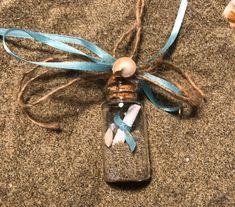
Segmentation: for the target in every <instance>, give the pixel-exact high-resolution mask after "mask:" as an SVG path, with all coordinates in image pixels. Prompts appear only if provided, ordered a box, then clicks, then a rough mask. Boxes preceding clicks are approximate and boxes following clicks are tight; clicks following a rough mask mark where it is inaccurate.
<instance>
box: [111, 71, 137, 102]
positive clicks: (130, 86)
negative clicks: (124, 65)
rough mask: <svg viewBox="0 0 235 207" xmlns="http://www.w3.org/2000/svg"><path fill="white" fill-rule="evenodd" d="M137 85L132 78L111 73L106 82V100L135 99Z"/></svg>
mask: <svg viewBox="0 0 235 207" xmlns="http://www.w3.org/2000/svg"><path fill="white" fill-rule="evenodd" d="M137 89H138V85H137V83H136V82H135V81H134V80H133V78H123V77H117V76H115V75H112V76H111V77H110V79H109V80H108V83H107V101H120V100H122V101H136V100H137V99H138V93H137Z"/></svg>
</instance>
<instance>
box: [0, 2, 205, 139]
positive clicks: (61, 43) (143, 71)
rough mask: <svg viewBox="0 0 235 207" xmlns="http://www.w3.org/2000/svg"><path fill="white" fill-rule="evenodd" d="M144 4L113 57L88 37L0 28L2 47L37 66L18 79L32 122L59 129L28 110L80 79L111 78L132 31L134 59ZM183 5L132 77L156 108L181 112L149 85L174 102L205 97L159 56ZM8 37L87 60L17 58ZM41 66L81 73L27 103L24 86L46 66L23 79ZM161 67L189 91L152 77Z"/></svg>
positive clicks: (180, 18)
mask: <svg viewBox="0 0 235 207" xmlns="http://www.w3.org/2000/svg"><path fill="white" fill-rule="evenodd" d="M144 4H145V2H144V0H137V2H136V11H135V16H136V20H135V22H134V24H133V25H132V26H131V27H130V28H129V29H128V31H126V32H124V33H123V34H122V35H121V37H120V38H119V39H118V41H117V42H116V44H115V45H114V48H113V51H112V52H113V56H111V55H110V54H108V53H107V52H105V51H104V50H102V49H100V48H99V47H97V46H96V45H94V44H93V43H91V42H88V41H87V40H84V39H82V38H77V37H70V36H64V35H53V34H43V33H37V32H32V31H29V30H21V29H4V28H0V35H2V36H3V46H4V48H5V50H6V51H7V52H8V53H9V54H10V55H12V56H14V57H15V58H17V59H20V60H23V61H26V62H28V63H32V64H36V65H37V66H36V67H34V68H33V69H32V70H30V71H29V72H27V73H25V74H24V75H23V78H22V80H21V82H20V86H21V88H20V91H19V95H18V105H19V106H20V108H21V109H22V111H23V112H24V113H25V114H26V115H27V117H28V118H29V119H30V120H31V121H32V122H33V123H35V124H37V125H39V126H41V127H45V128H49V129H60V125H59V123H56V122H44V121H42V120H39V119H38V118H36V117H34V116H33V115H32V114H31V112H30V111H31V109H32V107H33V106H36V105H38V104H41V103H43V102H45V101H47V100H48V99H49V98H50V97H53V96H54V95H56V94H57V93H58V92H60V91H62V90H65V89H67V88H68V87H70V86H72V85H73V84H74V83H77V82H83V81H96V80H97V79H103V80H105V81H107V80H108V78H109V77H110V72H111V69H112V65H113V63H114V62H115V61H116V59H115V57H116V53H117V49H118V47H119V46H120V44H121V43H122V42H123V41H124V39H125V38H126V37H127V36H128V35H130V34H134V33H135V40H134V41H135V42H134V47H133V49H132V52H131V55H130V57H131V58H133V57H134V56H135V55H136V53H137V50H138V47H139V45H140V39H141V30H142V18H143V12H144ZM186 7H187V0H181V4H180V8H179V11H178V15H177V18H176V20H175V24H174V27H173V30H172V33H171V35H170V37H169V39H168V40H167V42H166V44H165V45H164V47H163V48H162V49H161V50H160V51H159V52H158V53H156V54H155V55H153V56H152V57H151V58H149V59H148V60H147V61H144V62H143V63H142V64H139V65H138V71H137V73H136V75H135V76H134V77H135V78H136V79H138V80H139V82H140V83H141V87H142V89H143V90H144V92H145V95H146V96H147V98H148V99H149V100H150V101H151V102H152V103H153V104H154V105H155V106H156V107H158V108H161V109H163V110H165V111H167V112H170V113H171V112H180V111H181V106H179V105H177V106H175V107H166V106H163V105H161V104H160V103H159V101H158V99H157V98H156V97H155V93H154V91H153V90H152V88H151V87H150V85H152V86H156V87H157V88H158V89H160V91H162V92H163V93H165V94H168V95H169V96H170V97H172V98H174V99H175V100H177V101H181V102H185V103H187V104H189V105H190V106H191V107H198V106H199V105H200V104H201V102H202V100H203V99H205V95H204V93H203V92H202V91H201V89H199V87H197V86H196V84H195V83H194V82H193V81H192V80H191V78H190V77H189V76H188V75H187V74H186V73H185V72H183V70H181V69H180V68H179V67H177V66H175V65H174V64H172V63H169V62H167V61H164V60H163V58H159V56H163V55H164V54H165V53H166V52H167V51H168V49H169V48H170V47H171V45H172V44H173V42H174V41H175V39H176V37H177V35H178V33H179V30H180V26H181V24H182V21H183V17H184V14H185V11H186ZM7 36H11V37H15V38H26V39H34V40H36V41H39V42H41V43H44V44H46V45H49V46H51V47H53V48H56V49H59V50H61V51H63V52H67V53H70V54H75V55H78V56H79V57H82V58H83V59H87V61H81V62H78V61H73V62H68V61H62V60H63V59H64V58H67V57H68V56H61V57H59V58H48V59H45V60H44V61H42V62H35V61H28V60H26V59H24V58H22V57H20V56H19V55H17V54H15V53H14V52H12V51H11V50H10V49H9V47H8V45H7V44H6V38H7ZM67 43H72V44H77V45H79V46H82V47H84V48H86V49H88V50H90V51H91V52H93V53H94V54H95V55H96V56H98V57H94V56H91V55H87V54H85V53H84V52H82V51H80V50H77V49H76V48H74V47H72V46H70V45H68V44H67ZM89 61H90V62H89ZM42 66H44V67H51V68H61V69H69V70H78V71H81V73H82V74H80V75H79V77H76V78H73V79H72V80H70V81H69V82H68V83H66V84H64V85H61V86H58V87H55V88H54V89H52V90H51V91H49V92H47V93H46V94H44V95H43V96H42V97H41V98H39V99H37V100H36V101H34V102H30V98H29V101H26V100H25V98H24V95H25V92H26V91H27V89H28V88H29V87H30V85H31V84H32V83H33V82H34V81H36V80H38V79H40V78H41V77H42V76H44V75H46V74H47V73H48V72H49V69H46V70H45V71H43V72H41V73H40V74H37V75H35V76H34V77H31V78H29V80H28V81H26V82H25V78H26V77H27V76H28V75H29V74H31V73H35V72H36V71H37V69H38V68H39V67H42ZM162 66H163V67H166V69H169V70H174V71H176V72H177V73H178V74H180V76H181V77H182V78H183V79H184V80H185V81H186V83H187V85H188V86H189V87H190V88H191V91H190V92H189V91H188V90H186V88H184V87H183V86H182V85H181V84H179V83H178V82H177V81H175V80H169V78H167V77H164V76H163V77H161V75H159V74H158V75H157V76H155V75H154V74H155V73H156V72H157V69H158V67H162ZM149 84H150V85H149ZM193 92H194V93H193ZM130 141H131V140H130Z"/></svg>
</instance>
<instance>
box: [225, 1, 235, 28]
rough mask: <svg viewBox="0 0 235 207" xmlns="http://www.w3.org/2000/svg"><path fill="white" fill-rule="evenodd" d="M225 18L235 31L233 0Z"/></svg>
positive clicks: (234, 6)
mask: <svg viewBox="0 0 235 207" xmlns="http://www.w3.org/2000/svg"><path fill="white" fill-rule="evenodd" d="M223 15H224V17H225V18H226V19H227V20H228V22H229V24H230V27H232V28H233V29H235V0H231V1H230V2H229V4H228V5H227V6H226V7H225V10H224V13H223Z"/></svg>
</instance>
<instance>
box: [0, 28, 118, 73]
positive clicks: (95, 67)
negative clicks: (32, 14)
mask: <svg viewBox="0 0 235 207" xmlns="http://www.w3.org/2000/svg"><path fill="white" fill-rule="evenodd" d="M0 35H2V36H3V47H4V49H5V50H6V52H7V53H9V54H10V55H12V56H14V57H15V58H16V59H19V60H23V61H26V62H28V63H32V64H36V65H40V66H44V67H51V68H61V69H69V70H82V71H95V72H108V71H110V70H111V69H112V65H113V63H114V62H115V60H116V59H115V58H113V57H112V56H111V55H109V54H108V53H107V52H105V51H104V50H102V49H101V48H99V47H97V46H96V45H94V44H93V43H91V42H89V41H87V40H84V39H82V38H77V37H70V36H64V35H53V34H43V33H38V32H32V31H30V30H24V29H0ZM8 36H10V37H16V38H26V39H34V40H36V41H38V42H40V43H44V44H46V45H48V46H51V47H53V48H55V49H59V50H61V51H63V52H67V53H70V54H75V55H79V56H80V57H83V58H87V59H89V60H90V61H92V62H84V61H82V62H78V61H72V62H35V61H29V60H26V59H24V58H22V57H20V56H19V55H17V54H15V53H14V52H12V51H11V50H10V49H9V47H8V46H7V43H6V38H7V37H8ZM66 43H72V44H76V45H80V46H82V47H84V48H86V49H88V50H90V51H91V52H93V53H94V54H95V55H97V56H98V57H99V58H96V57H93V56H90V55H87V54H85V53H83V52H82V51H80V50H78V49H76V48H74V47H72V46H70V45H68V44H66Z"/></svg>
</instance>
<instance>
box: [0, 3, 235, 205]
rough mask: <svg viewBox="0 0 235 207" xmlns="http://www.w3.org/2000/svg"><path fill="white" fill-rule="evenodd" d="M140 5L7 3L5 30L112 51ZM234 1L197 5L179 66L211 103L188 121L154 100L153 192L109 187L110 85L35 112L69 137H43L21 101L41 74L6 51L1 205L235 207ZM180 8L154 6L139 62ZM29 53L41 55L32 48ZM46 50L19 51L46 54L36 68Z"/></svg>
mask: <svg viewBox="0 0 235 207" xmlns="http://www.w3.org/2000/svg"><path fill="white" fill-rule="evenodd" d="M134 2H135V1H134V0H130V1H124V0H121V1H114V0H96V1H95V0H67V1H62V0H61V1H60V0H1V2H0V26H1V27H20V28H28V29H31V30H34V31H41V32H48V33H58V34H67V35H76V36H80V37H83V38H86V39H88V40H90V41H92V42H95V43H97V44H98V45H99V46H100V47H102V48H103V49H105V50H107V51H109V52H111V50H112V48H113V45H114V43H115V41H116V39H117V38H118V37H119V35H120V33H122V32H124V31H126V29H127V28H128V27H129V26H130V25H131V24H132V22H133V19H134V9H133V8H134ZM227 3H228V1H227V0H207V1H204V0H198V1H190V2H189V7H188V10H187V13H186V17H185V21H184V24H183V27H182V30H181V33H180V36H179V39H178V41H177V45H176V47H175V50H174V52H173V54H172V55H171V59H172V61H173V62H175V63H176V64H178V65H179V66H180V67H181V68H182V69H183V70H184V71H187V73H188V74H190V75H191V77H192V78H193V79H194V80H195V82H196V83H197V84H198V85H199V86H200V87H201V88H202V89H203V90H204V92H205V93H206V94H207V97H208V102H207V103H205V104H203V105H202V107H201V108H200V110H199V113H198V114H197V116H196V117H194V118H189V119H179V118H177V117H174V116H172V115H169V114H167V113H165V112H162V111H159V110H157V109H155V108H154V107H153V106H152V105H151V104H150V103H149V102H146V112H147V115H148V132H149V142H150V152H151V163H152V181H151V182H150V183H149V185H147V186H142V187H136V188H133V187H131V186H127V187H126V188H124V189H120V188H117V187H111V186H109V185H107V184H106V183H105V182H104V181H103V180H102V159H101V155H102V154H101V147H100V146H101V143H102V136H101V130H100V129H101V122H100V119H101V118H100V113H101V111H100V104H101V103H102V100H103V96H102V88H103V85H102V84H99V87H97V84H95V83H94V84H88V85H82V86H80V85H79V84H77V85H74V86H73V87H70V88H69V89H68V90H66V91H64V92H63V93H62V94H60V95H57V96H56V98H53V99H51V101H50V102H46V103H45V104H44V105H40V106H37V107H35V108H34V113H35V114H42V115H43V117H44V119H45V118H46V119H48V120H49V119H50V120H58V119H59V120H61V121H62V126H63V131H62V132H60V133H58V132H54V131H50V130H46V129H42V128H40V127H38V126H35V125H33V124H32V123H31V122H30V121H29V120H28V119H27V118H26V117H25V116H24V115H23V114H22V112H21V111H20V110H19V108H18V106H17V102H16V101H17V93H18V88H19V80H20V79H21V77H22V75H23V73H24V72H26V71H28V70H30V69H31V67H32V66H31V65H29V64H26V63H23V62H18V61H17V60H15V59H14V58H12V57H10V56H8V55H7V54H6V53H5V52H4V50H3V49H1V50H0V61H1V63H0V64H1V69H0V206H2V207H3V206H4V207H5V206H9V207H19V206H32V207H36V206H48V207H49V206H51V207H52V206H84V207H88V206H97V207H105V206H107V207H109V206H114V207H129V206H130V207H131V206H135V207H140V206H144V207H145V206H154V207H155V206H166V207H171V206H195V207H196V206H209V207H212V206H213V207H214V206H216V207H222V206H226V207H228V206H229V207H230V206H231V207H232V206H235V157H234V155H235V141H234V137H235V136H234V113H235V111H234V95H235V94H234V63H235V55H234V51H235V32H234V31H232V30H231V29H230V28H229V26H228V24H227V23H226V21H225V20H224V19H223V17H222V12H223V10H224V7H225V6H226V4H227ZM178 5H179V1H178V0H168V1H164V0H147V1H146V9H145V11H146V14H145V16H144V22H143V24H144V28H143V30H144V31H143V41H142V45H141V51H140V59H144V58H146V57H148V56H149V55H151V54H153V52H154V51H156V50H158V49H160V47H161V46H162V45H163V44H164V42H165V40H166V38H167V37H168V35H169V33H170V31H171V28H172V25H173V22H174V19H175V16H176V12H177V9H178ZM24 45H25V46H26V47H33V48H35V49H37V51H38V49H39V48H41V47H40V46H39V45H36V44H33V46H32V45H31V42H27V43H25V44H24ZM45 50H46V51H44V52H37V51H29V50H26V49H24V50H22V49H20V50H19V49H17V48H16V49H15V51H17V52H19V51H20V52H21V54H22V55H24V56H25V57H28V58H31V59H33V58H34V57H35V56H36V55H37V57H38V58H37V60H39V59H40V60H42V59H44V58H46V57H48V56H50V54H49V53H48V52H47V48H46V49H45ZM120 55H124V54H120ZM73 75H74V73H66V74H65V73H64V72H61V73H59V74H58V73H57V75H56V76H53V75H51V76H49V77H47V78H45V79H43V80H41V82H38V83H35V90H34V92H35V93H36V94H40V93H41V92H42V91H43V90H46V88H49V87H53V86H55V85H58V84H61V83H64V82H66V81H67V80H68V79H69V78H72V77H73ZM75 75H76V74H75ZM42 83H43V84H45V85H44V86H43V88H42V87H41V88H40V87H39V86H40V85H42ZM48 83H49V84H48Z"/></svg>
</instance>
